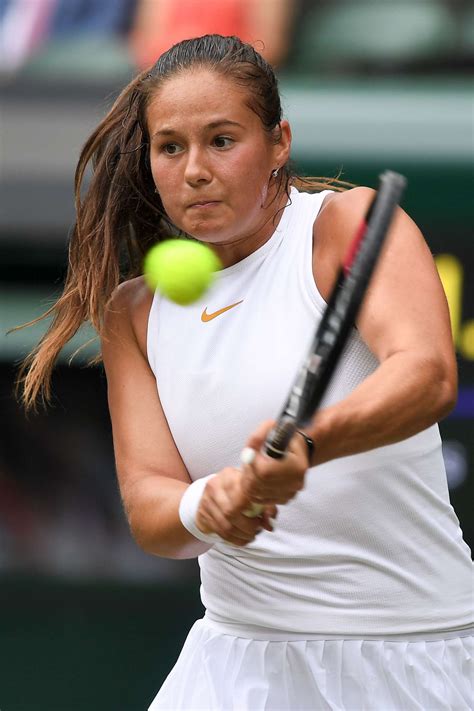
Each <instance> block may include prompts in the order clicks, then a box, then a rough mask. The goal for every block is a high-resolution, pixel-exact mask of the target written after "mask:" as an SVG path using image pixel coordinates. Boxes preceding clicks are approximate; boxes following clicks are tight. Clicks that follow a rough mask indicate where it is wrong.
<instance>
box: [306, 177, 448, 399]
mask: <svg viewBox="0 0 474 711" xmlns="http://www.w3.org/2000/svg"><path fill="white" fill-rule="evenodd" d="M373 196H374V191H372V190H370V189H368V188H356V189H353V190H350V191H348V192H346V193H341V194H339V195H336V196H334V199H332V200H331V201H330V202H329V203H328V205H327V206H326V207H325V208H324V210H323V211H322V212H321V214H320V219H319V218H318V219H317V220H316V223H315V249H314V274H315V278H316V283H317V286H318V288H319V290H320V291H321V293H322V294H323V296H324V297H325V298H327V296H328V294H329V292H330V289H331V285H332V283H333V280H334V277H335V274H336V273H337V270H338V268H339V266H340V265H341V264H342V262H343V259H344V255H345V253H346V251H347V248H348V246H349V244H350V242H351V240H352V239H353V237H354V235H355V233H356V229H357V227H358V225H359V224H360V221H361V220H362V218H363V217H364V216H365V214H366V211H367V208H368V206H369V204H370V202H371V200H372V199H373ZM357 327H358V329H359V332H360V334H361V336H362V338H363V339H364V341H365V342H366V343H367V345H368V346H369V348H370V349H371V350H372V352H373V353H374V355H375V356H376V357H377V358H378V360H379V361H380V362H382V361H384V360H385V359H387V358H388V357H390V356H391V355H393V354H394V353H397V352H400V351H408V350H409V351H411V352H414V351H416V352H417V353H418V354H419V355H420V358H422V359H426V360H430V361H431V362H434V363H436V364H438V366H439V367H440V368H441V369H442V370H443V376H444V377H447V378H448V379H450V380H451V381H452V383H453V385H455V382H456V363H455V355H454V349H453V342H452V336H451V326H450V319H449V311H448V306H447V301H446V297H445V294H444V291H443V287H442V284H441V281H440V279H439V276H438V273H437V270H436V266H435V263H434V260H433V258H432V255H431V253H430V251H429V249H428V246H427V244H426V242H425V240H424V238H423V235H422V234H421V232H420V230H419V229H418V227H417V226H416V225H415V223H414V222H413V221H412V220H411V219H410V217H409V216H408V215H407V214H406V213H405V212H404V211H403V210H402V209H401V208H397V211H396V214H395V217H394V220H393V223H392V225H391V227H390V230H389V234H388V236H387V240H386V242H385V245H384V248H383V251H382V254H381V257H380V259H379V262H378V264H377V266H376V270H375V272H374V276H373V279H372V281H371V283H370V285H369V288H368V291H367V294H366V296H365V299H364V302H363V306H362V308H361V311H360V314H359V318H358V321H357Z"/></svg>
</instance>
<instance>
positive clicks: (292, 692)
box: [148, 189, 474, 711]
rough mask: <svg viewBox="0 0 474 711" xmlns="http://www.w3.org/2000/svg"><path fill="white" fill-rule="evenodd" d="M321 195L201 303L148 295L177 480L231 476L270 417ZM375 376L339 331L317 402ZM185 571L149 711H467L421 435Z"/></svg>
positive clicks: (356, 343) (451, 536)
mask: <svg viewBox="0 0 474 711" xmlns="http://www.w3.org/2000/svg"><path fill="white" fill-rule="evenodd" d="M325 195H326V193H325V192H324V193H319V194H316V195H310V194H307V193H299V192H298V191H297V190H295V189H293V190H292V192H291V199H290V202H289V204H288V206H287V207H286V208H285V210H284V212H283V215H282V217H281V220H280V222H279V224H278V226H277V228H276V230H275V232H274V234H273V235H272V237H271V238H270V239H269V240H268V241H267V242H266V243H265V244H264V245H263V246H262V247H260V248H259V249H258V250H256V251H255V252H254V253H253V254H251V255H249V256H248V257H247V258H245V259H243V260H242V261H241V262H239V263H237V264H235V265H233V266H231V267H228V268H227V269H224V270H223V271H222V272H220V274H219V278H218V281H217V282H216V284H215V285H214V286H213V287H212V289H211V290H210V291H209V292H208V293H207V294H206V295H205V296H204V297H203V299H202V300H201V301H199V302H197V303H195V304H193V305H191V306H187V307H185V308H184V307H180V306H177V305H176V304H173V303H171V302H169V301H167V300H166V299H162V298H161V297H160V296H159V295H158V294H156V295H155V297H154V300H153V304H152V307H151V311H150V317H149V326H148V357H149V362H150V365H151V368H152V369H153V372H154V373H155V376H156V380H157V387H158V392H159V395H160V399H161V402H162V405H163V408H164V412H165V414H166V417H167V420H168V423H169V425H170V428H171V432H172V434H173V437H174V439H175V442H176V445H177V447H178V449H179V452H180V454H181V456H182V458H183V461H184V463H185V465H186V466H187V468H188V471H189V473H190V476H191V478H192V479H193V480H195V479H197V478H200V477H203V476H206V475H208V474H210V473H212V472H215V471H218V470H220V469H222V468H223V467H225V466H239V461H240V452H241V450H242V448H243V446H244V445H245V443H246V440H247V437H248V435H249V434H250V433H251V432H252V431H253V430H254V428H255V427H256V426H257V425H258V424H259V423H260V422H261V421H262V420H265V419H268V418H269V417H276V416H277V414H278V413H279V411H280V410H281V407H282V405H283V404H284V401H285V398H286V395H287V391H288V388H289V385H290V383H291V382H292V380H293V377H294V374H295V372H296V370H297V367H298V366H299V365H300V363H301V361H302V359H303V357H304V355H305V353H306V350H307V348H308V346H309V342H310V340H311V337H312V334H313V332H314V329H315V326H316V324H317V322H318V320H319V319H320V318H321V313H322V311H323V309H324V306H325V304H324V301H323V299H322V297H321V296H320V294H319V293H318V291H317V288H316V286H315V283H314V278H313V273H312V226H313V223H314V220H315V218H316V216H317V214H318V211H319V209H320V207H321V204H322V201H323V199H324V197H325ZM203 313H204V318H203ZM209 317H211V318H209ZM376 367H377V361H376V359H375V358H374V356H373V354H372V353H371V352H370V351H369V349H368V348H367V346H366V345H365V344H364V343H363V341H362V340H361V339H360V337H359V336H358V334H357V332H356V331H355V330H354V332H353V334H352V336H351V339H350V342H349V344H348V346H347V347H346V349H345V352H344V355H343V357H342V360H341V363H340V365H339V366H338V368H337V371H336V373H335V376H334V378H333V382H332V385H331V387H330V388H329V391H328V393H327V396H326V399H325V402H326V403H327V404H329V403H334V402H338V401H340V400H341V399H343V398H344V397H346V396H347V395H348V394H349V393H350V392H351V391H352V390H353V389H354V388H355V387H356V386H357V385H358V384H359V383H360V382H361V381H362V380H364V379H365V378H366V377H367V376H368V375H369V374H370V373H371V372H373V370H374V369H375V368H376ZM316 446H317V443H316ZM199 565H200V569H201V581H202V586H201V597H202V601H203V604H204V606H205V608H206V614H205V617H204V618H203V619H202V620H199V621H197V622H196V623H195V625H194V626H193V628H192V629H191V631H190V633H189V635H188V638H187V640H186V643H185V645H184V647H183V650H182V652H181V654H180V657H179V659H178V661H177V663H176V665H175V667H174V669H173V670H172V672H171V673H170V675H169V676H168V678H167V679H166V681H165V683H164V685H163V686H162V688H161V689H160V691H159V693H158V695H157V697H156V698H155V700H154V701H153V703H152V705H151V706H150V710H151V711H158V709H161V710H164V709H166V710H167V711H195V710H197V709H202V710H203V711H204V710H205V711H263V710H264V709H265V711H301V710H302V709H312V710H317V711H320V710H323V709H324V710H325V709H337V710H341V711H342V710H344V711H362V710H363V709H364V710H371V711H372V710H373V711H389V710H392V709H393V711H395V710H396V711H402V710H403V711H411V710H412V709H413V710H414V709H419V710H420V711H421V710H423V711H435V710H438V709H439V711H441V710H443V711H445V710H446V709H450V710H454V709H456V710H459V711H461V709H470V708H472V693H473V691H472V677H473V674H474V671H473V667H472V664H473V661H472V651H473V637H472V632H473V629H472V626H473V578H472V563H471V558H470V552H469V548H468V547H467V545H466V544H465V542H464V541H463V539H462V532H461V530H460V528H459V522H458V520H457V518H456V515H455V513H454V511H453V509H452V507H451V505H450V503H449V494H448V489H447V483H446V474H445V470H444V465H443V459H442V454H441V441H440V436H439V431H438V427H437V426H433V427H430V428H428V429H427V430H425V431H423V432H420V433H419V434H417V435H415V436H414V437H410V438H409V439H407V440H404V441H403V442H399V443H397V444H393V445H389V446H386V447H380V448H378V449H375V450H372V451H370V452H365V453H362V454H357V455H353V456H349V457H343V458H340V459H337V460H334V461H332V462H328V463H326V464H323V465H320V466H318V467H315V468H313V469H310V470H309V471H308V473H307V475H306V480H305V488H304V489H303V490H302V491H301V492H299V494H298V495H297V496H296V497H295V498H294V499H293V500H292V501H291V502H290V503H289V504H287V505H286V506H281V507H279V515H278V518H277V521H276V525H275V530H274V531H273V532H271V533H270V532H266V531H264V532H262V533H260V534H259V536H257V538H256V540H255V541H254V542H252V543H251V544H249V545H248V546H246V547H245V548H239V547H235V546H232V545H229V544H226V543H224V542H222V543H218V544H215V545H214V546H212V547H210V548H209V550H208V551H207V552H206V553H204V554H203V555H201V556H200V557H199Z"/></svg>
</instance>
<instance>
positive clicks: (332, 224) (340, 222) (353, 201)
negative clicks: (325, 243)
mask: <svg viewBox="0 0 474 711" xmlns="http://www.w3.org/2000/svg"><path fill="white" fill-rule="evenodd" d="M374 196H375V190H373V189H372V188H366V187H363V186H360V187H357V188H352V189H351V190H345V191H344V192H342V193H331V194H330V195H328V196H327V197H326V198H325V199H324V202H323V205H322V207H321V210H320V211H319V214H318V216H317V218H316V221H315V224H314V234H315V239H324V237H325V236H326V235H327V234H331V235H332V241H334V239H335V235H337V234H342V235H344V234H347V233H348V232H349V233H350V228H351V227H354V225H357V224H358V223H359V221H360V220H361V219H362V217H363V216H364V215H365V213H366V212H367V209H368V207H369V205H370V203H371V202H372V200H373V198H374ZM350 237H351V235H350V234H349V235H348V237H347V239H348V241H350Z"/></svg>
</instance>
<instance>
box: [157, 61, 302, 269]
mask: <svg viewBox="0 0 474 711" xmlns="http://www.w3.org/2000/svg"><path fill="white" fill-rule="evenodd" d="M246 97H247V90H246V89H245V88H242V87H239V86H238V85H236V84H235V83H234V81H233V80H232V79H227V78H226V77H224V76H222V75H220V74H219V73H216V72H213V71H212V70H209V69H202V68H199V69H193V70H189V71H186V72H184V73H182V74H179V75H176V76H174V77H172V78H170V79H168V80H166V81H165V82H164V83H163V85H162V86H161V87H160V88H159V89H158V91H157V92H156V93H155V95H154V96H153V98H152V100H151V102H150V105H149V107H148V111H147V122H148V130H149V134H150V142H151V150H150V159H151V170H152V174H153V179H154V181H155V185H156V188H157V190H158V192H159V194H160V197H161V200H162V202H163V206H164V208H165V211H166V213H167V215H168V217H169V218H170V220H171V221H172V222H173V223H174V224H175V225H176V226H177V227H179V228H181V229H182V230H184V231H185V232H187V233H188V234H190V235H192V236H193V237H195V238H196V239H199V240H202V241H204V242H209V243H211V244H213V245H215V246H216V247H217V248H218V250H217V251H221V252H222V254H223V256H225V253H226V245H229V247H230V246H231V245H237V244H241V245H242V247H243V246H244V244H245V247H246V249H245V251H248V252H250V251H252V250H253V249H255V248H256V247H257V246H258V245H259V244H261V243H263V242H264V241H265V240H266V239H268V237H269V236H270V235H271V234H272V232H273V231H274V228H275V225H274V224H273V223H272V218H273V216H274V214H275V212H276V210H277V209H278V208H279V207H280V205H279V204H276V203H275V202H273V203H272V198H273V197H274V196H275V191H276V181H275V180H274V179H272V178H271V172H272V171H273V170H274V169H275V168H279V167H281V166H282V165H284V163H285V162H286V161H287V159H288V157H289V150H290V142H291V134H290V129H289V126H288V123H287V122H286V121H284V122H282V136H281V139H280V141H279V142H278V143H276V144H275V143H274V141H273V140H272V137H271V136H269V135H268V133H267V132H266V131H265V130H264V128H263V125H262V123H261V121H260V118H259V117H258V116H257V114H256V113H254V112H253V111H252V110H251V109H250V108H249V107H248V106H247V105H246V103H245V102H246ZM219 246H220V247H221V249H219ZM227 251H229V253H230V252H232V249H230V250H227Z"/></svg>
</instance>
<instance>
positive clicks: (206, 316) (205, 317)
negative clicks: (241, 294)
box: [201, 299, 243, 323]
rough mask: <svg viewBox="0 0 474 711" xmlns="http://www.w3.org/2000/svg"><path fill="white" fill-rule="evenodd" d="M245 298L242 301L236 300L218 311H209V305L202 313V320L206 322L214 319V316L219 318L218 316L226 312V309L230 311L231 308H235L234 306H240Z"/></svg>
mask: <svg viewBox="0 0 474 711" xmlns="http://www.w3.org/2000/svg"><path fill="white" fill-rule="evenodd" d="M242 301H243V299H242V300H241V301H236V302H235V304H231V305H230V306H224V308H223V309H218V311H214V312H213V313H212V314H208V313H207V306H206V308H205V309H204V311H203V312H202V314H201V321H204V323H207V321H212V319H213V318H217V316H220V315H221V314H223V313H225V312H226V311H229V309H233V308H234V306H238V305H239V304H241V303H242Z"/></svg>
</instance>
